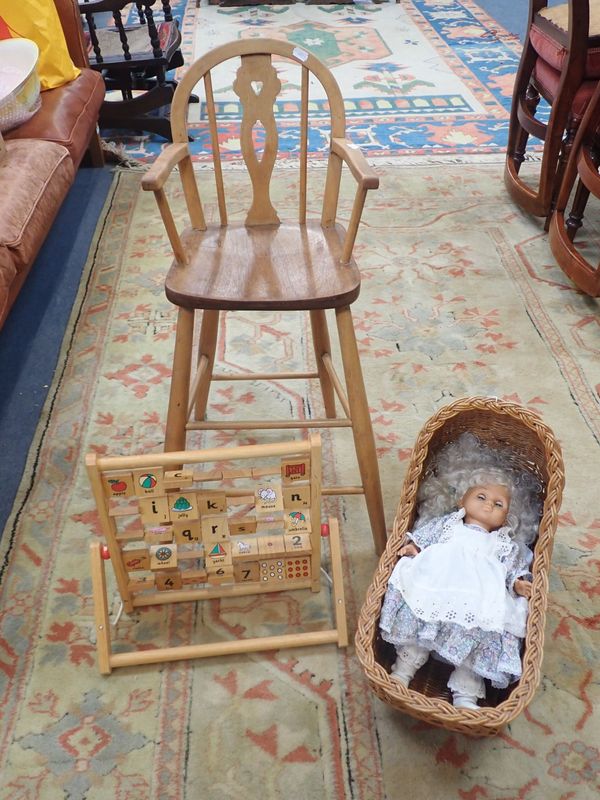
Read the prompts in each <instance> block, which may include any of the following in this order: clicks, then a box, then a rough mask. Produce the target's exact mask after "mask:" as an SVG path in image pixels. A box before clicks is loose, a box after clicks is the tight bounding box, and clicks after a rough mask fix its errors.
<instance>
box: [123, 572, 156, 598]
mask: <svg viewBox="0 0 600 800" xmlns="http://www.w3.org/2000/svg"><path fill="white" fill-rule="evenodd" d="M155 585H156V584H155V582H154V575H135V576H134V577H133V578H132V579H131V580H130V581H129V582H128V584H127V589H128V590H129V591H130V592H131V593H132V594H139V593H140V592H145V591H147V590H148V589H154V587H155Z"/></svg>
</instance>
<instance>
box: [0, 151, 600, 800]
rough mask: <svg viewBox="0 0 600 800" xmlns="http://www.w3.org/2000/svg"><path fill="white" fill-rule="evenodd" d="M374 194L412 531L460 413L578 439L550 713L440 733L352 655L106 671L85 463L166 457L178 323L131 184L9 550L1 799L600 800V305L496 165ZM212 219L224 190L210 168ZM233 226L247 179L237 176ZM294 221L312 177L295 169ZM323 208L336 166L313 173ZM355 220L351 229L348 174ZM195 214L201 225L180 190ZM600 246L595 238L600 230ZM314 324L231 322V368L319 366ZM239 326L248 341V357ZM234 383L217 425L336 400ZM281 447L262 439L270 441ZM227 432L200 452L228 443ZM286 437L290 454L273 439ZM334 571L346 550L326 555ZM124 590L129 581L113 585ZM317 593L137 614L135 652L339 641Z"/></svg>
mask: <svg viewBox="0 0 600 800" xmlns="http://www.w3.org/2000/svg"><path fill="white" fill-rule="evenodd" d="M382 177H383V180H382V185H381V188H380V190H379V191H377V192H373V193H372V194H371V196H370V197H369V199H368V203H367V206H366V209H365V213H364V218H363V219H364V224H363V225H362V227H361V230H360V232H359V236H358V240H357V249H356V255H357V260H358V263H359V264H360V266H361V271H362V275H363V287H362V291H361V295H360V297H359V298H358V300H357V301H356V303H355V304H354V306H353V313H354V317H355V322H356V327H357V332H358V338H359V346H360V352H361V359H362V363H363V370H364V373H365V377H366V383H367V387H368V393H369V400H370V406H371V412H372V418H373V424H374V430H375V435H376V443H377V447H378V452H379V457H380V464H381V475H382V483H383V492H384V502H385V510H386V517H387V522H388V525H390V526H391V523H392V519H393V515H394V510H395V505H396V503H397V499H398V496H399V492H400V486H401V483H402V479H403V475H404V472H405V468H406V463H407V459H408V457H409V454H410V449H411V447H412V445H413V443H414V440H415V437H416V435H417V433H418V431H419V430H420V428H421V427H422V426H423V424H424V423H425V421H426V420H427V419H428V418H429V417H430V416H431V414H432V413H434V412H435V410H436V409H438V408H439V407H440V406H442V405H444V404H445V403H446V402H449V401H450V400H452V399H453V398H456V397H460V396H465V395H469V394H485V395H495V396H499V397H502V398H510V399H513V400H516V401H518V402H521V403H523V404H525V405H526V406H528V407H530V408H532V409H535V410H536V411H538V412H539V413H540V414H541V415H542V416H543V418H544V420H545V421H546V422H547V423H548V424H549V425H550V426H551V428H552V429H553V431H554V433H555V434H556V436H557V438H558V439H559V441H560V442H561V445H562V447H563V451H564V459H565V466H566V476H567V477H566V489H565V496H564V501H563V506H562V509H561V516H560V521H559V526H558V530H557V534H556V543H555V549H554V557H553V567H552V574H551V584H550V594H549V611H548V619H547V628H546V644H545V658H544V663H543V668H542V676H541V683H540V686H539V689H538V691H537V693H536V695H535V698H534V700H533V702H532V704H531V705H530V707H529V708H528V709H527V711H526V712H525V713H523V714H522V715H521V716H520V717H518V718H517V719H516V720H515V721H514V722H513V723H512V724H511V725H510V727H509V728H508V729H506V730H505V731H503V732H502V733H501V734H500V735H499V736H497V737H495V738H493V739H486V740H471V739H467V738H464V737H462V736H459V735H456V734H453V733H450V732H447V731H444V730H436V729H431V728H428V727H427V726H426V725H425V724H423V723H420V722H416V721H415V720H412V719H411V718H409V717H405V716H403V715H402V714H400V713H398V712H396V711H394V710H392V709H391V708H389V707H388V706H386V705H384V704H383V703H382V702H380V701H379V700H378V699H376V698H375V696H374V695H373V694H372V693H371V692H370V691H369V689H368V686H367V684H366V681H365V679H364V676H363V674H362V672H361V669H360V666H359V664H358V660H357V659H356V657H355V655H354V651H353V648H352V647H349V648H348V649H347V650H337V649H336V648H335V647H334V646H323V647H316V648H304V649H298V650H291V651H280V652H276V653H270V654H262V653H257V654H252V655H241V656H234V657H230V658H224V657H223V658H215V659H206V660H196V661H194V662H180V663H175V664H169V665H164V666H157V665H149V666H145V667H138V668H127V669H120V670H116V671H115V672H113V674H112V675H110V676H108V677H101V676H100V675H99V673H98V671H97V669H96V665H95V646H94V639H93V635H92V632H93V608H92V602H91V581H90V577H89V566H88V548H89V542H90V541H91V540H93V539H94V537H97V536H98V535H99V522H98V518H97V513H96V511H95V507H94V503H93V500H92V496H91V492H90V489H89V486H88V484H87V479H86V476H85V469H84V456H85V454H86V453H87V452H88V451H90V450H95V451H96V452H98V453H101V454H104V453H112V454H127V453H131V452H138V451H139V452H141V451H143V452H153V451H160V449H161V447H162V444H163V436H164V430H163V424H164V419H165V413H166V404H167V394H168V385H169V375H170V363H171V353H172V347H173V340H174V322H175V315H174V311H173V308H172V307H171V306H170V305H169V304H168V303H167V301H166V299H165V297H164V293H163V279H164V274H165V271H166V269H167V267H168V264H169V261H170V254H169V245H168V243H167V241H166V237H165V235H164V233H163V227H162V223H161V222H160V218H159V216H158V213H157V211H156V209H155V207H154V199H153V197H152V196H150V195H148V194H146V193H143V192H141V191H140V187H139V181H140V175H139V174H137V173H135V172H131V171H129V172H127V171H123V172H120V173H118V174H117V176H116V179H115V185H114V190H113V192H112V194H111V197H110V199H109V201H108V203H107V207H106V209H105V213H104V214H103V217H102V219H101V220H100V222H99V226H98V231H97V239H96V242H95V244H94V247H93V248H92V251H91V256H90V260H89V264H88V270H87V272H86V274H85V275H84V280H83V281H82V285H81V290H80V294H79V296H78V299H77V302H76V303H75V306H74V310H73V316H72V320H71V324H70V327H69V329H68V331H67V335H66V338H65V344H64V348H63V352H62V355H61V359H60V363H59V367H58V369H57V373H56V379H55V382H54V384H53V386H52V388H51V390H50V393H49V396H48V402H47V405H46V407H45V410H44V413H43V414H42V418H41V421H40V427H39V431H38V434H37V438H36V441H35V442H34V444H33V446H32V448H31V452H30V457H29V461H28V465H27V469H26V472H25V474H24V477H23V482H22V485H21V489H20V492H19V495H18V497H17V500H16V503H15V507H14V511H13V514H12V516H11V518H10V520H9V523H8V525H7V528H6V530H5V532H4V535H3V537H2V547H3V550H2V552H1V553H0V569H1V578H2V582H1V586H0V591H1V595H0V687H1V692H2V698H3V703H2V707H1V708H0V736H1V737H2V738H1V740H0V742H1V743H0V772H1V773H2V776H3V780H2V782H1V784H0V799H1V800H57V798H69V800H105V799H106V798H108V797H110V798H116V799H117V800H171V799H172V800H186V799H187V800H192V799H193V798H199V797H207V798H210V799H211V800H225V798H242V797H245V798H252V800H254V799H255V798H256V800H258V798H261V800H276V799H277V798H281V797H286V798H289V799H290V800H300V799H301V798H302V800H307V798H308V799H310V800H313V798H314V800H324V799H325V800H342V799H343V798H348V799H349V800H350V799H351V800H385V798H394V797H398V796H399V792H400V789H399V787H404V788H403V789H402V791H404V790H406V792H407V793H408V794H410V796H411V797H413V798H415V800H426V798H430V797H443V798H444V800H517V798H520V799H522V800H546V799H547V798H556V800H588V799H589V798H591V797H594V796H596V795H597V793H598V790H599V789H600V751H599V746H598V742H599V741H600V697H599V692H598V682H597V679H596V678H595V677H594V675H595V669H596V662H597V653H598V627H599V618H598V609H597V601H598V579H599V573H598V564H599V563H600V555H599V554H600V533H599V531H600V519H599V517H598V514H597V508H596V506H595V504H594V502H593V500H592V499H591V496H590V490H591V487H592V486H593V482H591V481H590V476H591V474H592V472H593V465H594V464H597V463H598V460H599V459H598V441H599V438H600V414H599V407H598V389H599V386H600V376H599V374H598V363H599V362H598V336H597V326H598V317H597V303H596V302H595V301H592V300H590V299H589V298H586V297H584V296H582V295H581V294H579V293H578V292H577V291H576V290H574V289H573V287H572V286H571V285H570V284H569V282H568V281H567V280H566V279H565V278H564V276H563V275H562V273H561V272H560V271H559V270H558V268H557V267H555V266H554V265H553V261H552V258H551V255H550V252H549V248H548V240H547V236H546V235H545V234H544V233H543V230H542V228H541V225H540V224H539V222H538V221H535V220H532V219H530V218H528V217H526V216H524V215H522V214H521V213H520V212H518V211H517V210H515V208H514V206H513V205H512V204H511V202H510V201H509V199H508V198H507V196H506V193H505V191H504V189H503V186H502V176H501V167H500V166H498V165H483V166H482V165H479V166H474V165H447V166H446V167H445V168H444V169H443V170H440V169H439V168H436V167H434V166H426V165H424V166H421V167H416V166H413V167H392V166H388V167H386V171H385V174H384V175H383V176H382ZM200 179H201V180H202V181H203V182H204V183H206V185H205V186H204V188H203V196H204V198H205V205H206V214H207V217H208V218H209V219H215V218H216V216H217V213H218V212H217V205H216V201H215V198H214V195H213V193H212V188H211V186H212V181H211V180H210V177H209V176H208V174H207V173H206V171H202V172H201V173H200ZM226 180H227V185H228V187H229V190H230V198H231V199H230V212H231V215H232V216H234V217H235V216H236V215H239V214H241V213H243V210H244V209H243V202H242V200H243V198H244V196H246V187H245V185H244V184H243V183H242V180H243V179H242V175H241V173H239V172H237V171H231V170H230V171H228V172H227V174H226ZM274 181H275V186H274V192H273V198H274V203H275V205H276V207H277V209H278V211H279V212H280V213H281V214H282V215H283V216H285V215H286V214H287V213H291V205H292V200H291V198H292V197H293V196H294V194H295V190H296V189H297V180H296V176H295V174H293V173H292V171H291V170H287V169H286V170H280V171H278V172H276V175H275V178H274ZM310 182H311V192H310V193H309V197H311V198H313V200H312V201H311V202H312V207H311V209H310V211H311V212H312V213H315V212H316V211H317V200H316V196H317V189H318V187H319V186H320V185H321V184H322V171H321V170H319V169H317V170H315V171H313V172H311V174H310ZM343 188H344V192H343V202H342V205H341V219H342V221H343V222H346V223H347V221H348V217H349V213H350V208H351V191H350V190H351V188H352V187H351V184H350V183H347V184H345V185H344V187H343ZM169 194H170V196H171V199H172V202H173V204H174V209H175V218H176V221H177V222H178V224H181V222H182V220H183V218H184V211H183V198H182V193H181V190H180V189H179V188H178V186H177V185H176V183H174V182H172V183H171V184H170V186H169ZM596 233H597V232H596ZM296 316H299V315H289V314H288V315H285V314H273V315H271V317H270V318H266V319H265V318H264V317H261V316H259V315H255V314H251V313H243V314H238V315H233V314H231V315H227V316H225V318H224V320H223V325H222V329H221V334H220V337H219V342H218V353H219V359H220V360H221V361H222V362H224V363H225V366H226V368H229V369H235V368H236V367H237V366H243V367H247V366H248V365H249V364H251V365H252V366H254V367H256V368H257V369H258V370H260V371H264V370H266V369H267V368H268V367H269V366H276V367H279V368H281V367H283V365H285V369H286V370H288V369H294V368H295V367H297V366H300V364H301V362H303V361H304V357H305V356H306V355H307V351H308V350H309V343H308V342H309V340H308V338H307V330H306V326H305V323H304V322H301V321H299V320H298V319H296ZM225 334H227V347H225ZM306 392H307V396H308V403H305V404H303V402H302V396H303V394H304V387H302V386H300V387H294V388H290V387H289V386H288V385H284V384H283V383H277V384H274V385H263V384H260V383H258V382H256V383H251V384H249V385H245V386H244V387H243V388H242V387H240V385H239V384H234V385H233V386H232V385H229V384H227V383H224V384H221V385H219V387H218V388H217V389H216V390H215V391H214V393H213V394H212V395H211V398H210V414H211V415H213V416H217V417H225V418H226V417H227V416H235V415H238V414H239V413H240V408H242V409H243V414H244V416H247V415H252V414H253V413H260V414H261V415H263V414H264V413H265V412H266V413H270V412H273V413H274V414H275V413H279V414H281V413H282V412H283V413H284V414H285V413H287V414H288V415H289V414H290V413H291V411H298V410H300V411H301V412H302V410H304V412H305V413H315V414H319V413H320V399H319V396H318V390H317V388H316V387H315V386H314V385H313V384H312V383H311V386H310V387H307V388H306ZM258 436H259V434H252V435H251V436H245V435H241V436H240V437H239V438H238V439H236V440H237V441H240V440H241V441H242V442H244V441H252V440H255V439H256V438H258ZM232 438H233V437H232V436H231V435H230V434H225V433H222V434H216V435H214V436H213V437H208V436H206V437H200V436H198V438H196V439H195V440H192V442H191V444H192V445H198V446H203V445H205V444H208V443H209V442H213V443H219V444H225V443H227V442H228V441H231V440H232ZM270 438H271V440H272V439H273V438H286V437H285V435H281V433H279V434H273V433H271V435H270ZM324 467H325V473H326V476H328V477H329V478H333V479H335V480H336V482H338V481H339V482H341V483H351V482H353V481H355V479H356V466H355V461H354V455H353V448H352V446H351V442H350V441H349V440H348V438H347V437H346V434H345V432H335V433H332V434H331V435H324ZM325 510H326V512H327V513H335V514H336V515H337V516H338V517H339V519H340V522H341V533H342V539H343V560H344V575H345V582H346V592H347V601H348V618H349V625H350V631H351V634H353V633H354V630H355V626H356V618H357V614H358V611H359V609H360V605H361V602H362V598H363V597H364V594H365V591H366V588H367V586H368V584H369V582H370V580H371V576H372V574H373V571H374V569H375V566H376V557H375V554H374V551H373V547H372V541H371V537H370V532H369V528H368V523H367V519H366V512H365V509H364V506H363V501H362V500H361V499H360V498H347V499H346V500H344V501H337V500H336V501H333V500H328V501H327V503H326V509H325ZM325 566H327V556H326V553H325ZM110 593H111V598H112V596H113V593H114V582H113V581H112V579H111V580H110ZM329 615H330V603H329V594H328V589H327V587H326V585H325V587H324V589H323V591H322V592H321V593H320V595H318V596H314V595H311V593H310V592H306V593H303V592H291V593H290V592H286V593H282V594H281V595H270V596H266V595H263V596H261V597H259V598H258V599H257V598H252V597H248V598H238V599H237V600H227V601H221V602H219V601H209V602H207V603H204V604H197V605H196V604H185V603H184V604H177V605H173V606H171V607H167V606H163V607H154V608H149V609H146V610H144V611H142V612H140V613H139V614H137V615H132V616H128V615H125V616H124V617H123V618H122V619H121V621H120V622H119V625H118V627H117V630H116V632H115V634H114V636H115V639H116V642H117V646H118V647H124V646H127V647H130V646H132V645H134V644H135V645H137V646H141V647H150V646H153V647H155V646H159V645H161V644H163V645H164V644H180V643H182V642H185V641H199V640H202V641H204V640H207V641H210V640H215V639H224V640H227V639H231V638H234V637H239V636H243V635H249V634H264V633H268V632H273V631H278V630H280V629H281V628H282V627H283V628H289V627H290V626H292V627H293V626H294V625H298V624H300V625H302V626H309V627H311V628H315V627H318V626H319V625H324V624H325V625H328V624H329Z"/></svg>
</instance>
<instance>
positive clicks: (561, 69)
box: [504, 0, 600, 226]
mask: <svg viewBox="0 0 600 800" xmlns="http://www.w3.org/2000/svg"><path fill="white" fill-rule="evenodd" d="M590 20H591V25H590ZM595 48H600V0H591V2H588V0H569V2H568V3H562V4H560V5H557V6H552V7H547V0H530V3H529V24H528V29H527V33H526V37H525V45H524V48H523V53H522V56H521V62H520V65H519V69H518V72H517V77H516V81H515V87H514V92H513V100H512V108H511V116H510V129H509V139H508V147H507V153H506V165H505V170H504V181H505V184H506V187H507V189H508V191H509V193H510V195H511V197H512V198H513V200H514V201H515V202H516V203H517V204H518V205H519V206H521V208H523V209H524V210H525V211H527V212H528V213H530V214H533V215H534V216H538V217H546V220H547V222H546V226H547V225H548V224H549V221H550V220H549V215H550V212H551V210H552V207H553V204H554V201H555V200H556V196H557V194H558V190H559V187H560V183H561V179H562V174H563V172H564V167H565V164H566V161H567V158H568V155H569V151H570V149H571V146H572V144H573V140H574V137H575V134H576V131H577V128H578V126H579V123H580V122H581V119H582V118H583V115H584V113H585V109H586V107H587V105H588V103H589V100H590V98H591V96H592V94H593V92H594V89H595V87H596V83H597V82H598V79H599V78H600V50H596V49H595ZM541 97H543V98H544V100H546V102H547V103H548V104H549V105H550V115H549V118H548V122H547V123H545V122H543V121H541V120H540V119H539V118H538V117H537V116H536V111H537V110H538V105H539V103H540V98H541ZM530 135H531V136H534V137H536V138H537V139H541V140H543V142H544V150H543V154H542V161H541V168H540V172H539V180H538V183H537V185H535V186H532V185H529V184H528V183H526V182H525V181H524V180H523V179H522V178H521V176H520V174H519V172H520V168H521V164H522V163H523V161H524V160H525V158H526V150H527V142H528V139H529V136H530Z"/></svg>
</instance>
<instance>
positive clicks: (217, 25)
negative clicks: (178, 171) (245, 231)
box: [104, 0, 525, 160]
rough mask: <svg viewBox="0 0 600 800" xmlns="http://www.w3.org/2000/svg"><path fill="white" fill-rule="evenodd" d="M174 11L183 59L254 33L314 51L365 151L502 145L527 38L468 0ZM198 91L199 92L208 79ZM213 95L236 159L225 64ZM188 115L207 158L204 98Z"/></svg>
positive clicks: (289, 79)
mask: <svg viewBox="0 0 600 800" xmlns="http://www.w3.org/2000/svg"><path fill="white" fill-rule="evenodd" d="M173 9H174V12H175V15H176V16H177V17H178V18H179V20H180V25H181V30H182V34H183V45H182V50H183V53H184V57H185V63H186V64H188V65H189V64H190V63H192V62H193V61H194V60H195V59H196V58H199V57H200V56H201V55H203V54H204V53H205V52H207V51H208V50H210V49H212V48H213V47H216V46H217V45H220V44H224V43H226V42H229V41H234V40H237V39H240V38H252V37H270V38H278V39H279V38H281V39H285V40H287V41H289V42H292V43H294V44H295V45H297V46H300V47H302V48H304V49H306V50H309V51H311V52H312V53H314V54H315V55H316V56H318V57H319V58H320V59H321V60H322V61H324V62H325V64H327V66H329V67H330V69H332V71H333V73H334V75H335V77H336V79H337V80H338V82H339V84H340V86H341V88H342V92H343V95H344V98H345V100H346V113H347V117H348V123H349V138H350V139H351V140H352V141H353V142H355V143H356V144H359V145H360V146H361V148H362V149H363V150H364V151H365V153H366V154H367V156H369V157H374V156H379V157H382V156H385V157H390V156H396V155H402V156H412V157H413V158H423V157H426V158H428V159H434V158H435V157H437V156H440V155H444V156H448V155H454V156H455V157H456V158H457V159H460V158H464V157H466V156H469V155H470V154H473V153H477V154H490V155H493V156H496V157H497V156H498V155H499V154H502V153H503V152H504V150H505V148H506V141H507V134H508V117H509V108H510V100H511V95H512V85H513V81H514V76H515V72H516V69H517V65H518V60H519V56H520V52H521V46H520V44H519V42H518V40H517V37H515V36H512V35H510V34H508V33H506V32H505V31H502V30H501V29H498V25H497V23H496V22H495V21H494V20H492V19H491V18H490V17H489V16H488V15H487V14H486V13H485V12H484V11H482V10H481V9H480V8H479V7H478V6H477V5H476V4H475V3H473V2H471V0H413V2H408V1H404V2H402V3H392V2H387V3H382V4H372V3H364V2H361V3H360V4H359V3H357V4H355V5H323V6H319V5H306V4H304V3H296V4H294V5H289V6H285V5H264V6H251V7H247V6H246V7H231V8H221V7H219V6H202V7H200V8H196V3H195V0H188V1H187V3H186V2H183V0H180V2H175V3H173ZM523 13H525V12H523ZM132 14H135V12H133V11H132ZM279 65H280V67H281V68H282V73H281V78H282V82H283V83H284V93H283V95H282V102H281V103H280V108H278V117H279V119H280V120H281V123H282V132H281V144H282V149H283V150H284V151H287V152H291V153H293V152H294V151H297V150H298V146H299V142H298V134H297V129H298V120H299V87H298V80H297V78H294V77H293V76H290V70H289V68H287V69H286V68H285V62H279ZM184 71H185V67H182V68H181V69H180V70H179V71H178V72H177V76H176V77H180V76H181V75H182V74H183V72H184ZM198 94H199V95H200V96H201V97H202V89H201V87H199V88H198ZM311 99H312V100H314V106H313V108H312V109H311V120H315V124H314V125H312V126H311V130H312V136H311V141H310V142H309V147H310V148H311V149H312V150H313V151H325V150H326V148H327V139H328V131H327V129H326V128H325V127H324V125H325V123H322V124H320V123H319V116H320V115H319V108H320V106H322V105H323V97H321V96H319V95H318V94H317V95H315V97H314V98H313V97H311ZM215 100H216V101H217V102H219V103H220V108H221V110H224V111H225V112H226V114H225V116H224V119H223V121H222V123H221V125H220V127H219V138H220V143H221V148H222V151H223V153H224V154H225V156H226V157H228V158H232V159H233V158H236V157H238V156H239V152H240V151H239V128H240V119H241V114H240V105H239V102H238V98H237V96H236V95H235V94H234V93H233V91H232V88H231V76H230V74H229V72H227V73H222V74H221V75H220V76H219V79H218V81H217V83H216V85H215ZM189 119H190V135H191V136H192V137H193V139H194V141H193V142H192V143H191V149H192V152H193V154H194V156H195V158H196V159H197V160H206V159H207V158H208V153H209V151H210V145H209V137H208V133H207V124H206V115H205V108H204V104H199V105H192V106H191V108H190V115H189ZM104 135H105V136H107V137H109V138H110V139H111V140H114V141H115V142H116V143H117V144H122V145H124V147H125V151H126V153H127V155H128V156H129V157H130V158H133V159H139V160H149V159H153V158H154V157H155V156H156V154H157V153H158V152H159V151H160V150H161V149H162V148H163V147H164V145H165V142H164V140H163V139H162V138H161V137H157V136H151V135H146V136H140V137H128V136H125V137H124V136H123V135H122V134H118V133H116V132H114V133H109V132H104Z"/></svg>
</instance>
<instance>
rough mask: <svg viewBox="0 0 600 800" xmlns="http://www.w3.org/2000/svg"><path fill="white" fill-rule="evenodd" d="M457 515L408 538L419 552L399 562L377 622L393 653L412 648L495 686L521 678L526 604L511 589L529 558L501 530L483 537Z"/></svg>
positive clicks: (438, 520) (525, 571)
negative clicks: (469, 671)
mask: <svg viewBox="0 0 600 800" xmlns="http://www.w3.org/2000/svg"><path fill="white" fill-rule="evenodd" d="M464 513H465V512H464V509H460V510H459V511H455V512H453V513H451V514H448V515H446V516H444V517H438V518H436V519H433V520H431V521H429V522H427V523H425V524H424V525H423V526H421V527H419V528H417V529H416V530H415V531H414V532H413V533H409V537H410V538H411V539H412V541H413V542H414V543H415V544H416V545H417V547H419V548H420V552H419V553H418V554H417V555H416V556H414V557H412V558H407V557H404V558H400V559H399V561H398V563H397V564H396V566H395V567H394V571H393V572H392V574H391V577H390V580H389V583H388V589H387V592H386V595H385V599H384V602H383V608H382V611H381V617H380V622H379V625H380V629H381V635H382V637H383V638H384V639H385V640H386V641H388V642H390V643H391V644H393V645H394V646H395V647H396V648H400V647H402V646H405V645H418V646H420V647H424V648H426V649H428V650H430V651H433V652H435V653H437V654H438V655H439V656H441V657H442V658H443V659H445V660H446V661H448V662H450V663H451V664H454V665H455V666H457V667H458V666H461V665H464V666H467V667H469V668H470V669H471V670H472V671H473V672H475V673H477V674H478V675H480V676H481V677H482V678H489V679H490V681H491V682H492V685H493V686H495V687H496V688H500V689H501V688H505V687H506V686H508V685H509V684H510V683H512V682H513V681H515V680H517V679H518V678H519V677H520V675H521V656H520V645H521V639H522V638H523V637H524V636H525V624H526V619H527V600H526V599H525V598H524V597H518V596H517V595H516V594H515V592H514V590H513V584H514V582H515V580H516V579H517V578H527V577H530V573H529V565H530V564H531V560H532V557H533V556H532V553H531V551H530V550H529V548H527V547H525V546H524V545H523V544H520V543H517V542H513V541H512V540H511V539H510V536H509V529H508V528H500V529H499V530H497V531H491V532H488V531H486V530H485V529H483V528H481V527H479V526H478V525H472V524H468V525H467V524H465V523H464V522H463V517H464Z"/></svg>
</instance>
